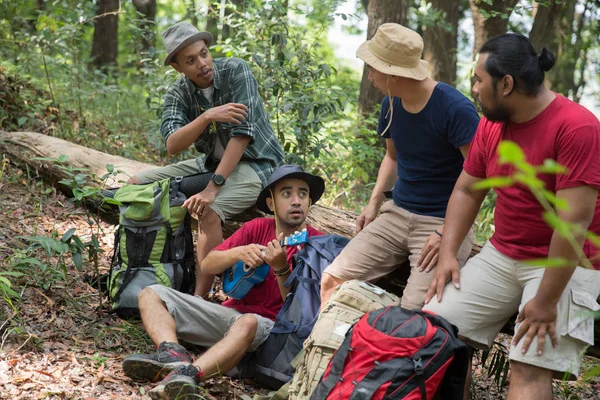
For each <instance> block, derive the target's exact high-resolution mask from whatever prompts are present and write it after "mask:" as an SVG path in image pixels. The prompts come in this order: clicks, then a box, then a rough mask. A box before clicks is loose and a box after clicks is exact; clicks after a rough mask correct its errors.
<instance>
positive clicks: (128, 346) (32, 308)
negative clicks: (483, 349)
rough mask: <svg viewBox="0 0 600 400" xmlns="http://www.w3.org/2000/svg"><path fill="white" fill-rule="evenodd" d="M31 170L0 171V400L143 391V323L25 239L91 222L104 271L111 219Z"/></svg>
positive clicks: (224, 388)
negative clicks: (129, 361)
mask: <svg viewBox="0 0 600 400" xmlns="http://www.w3.org/2000/svg"><path fill="white" fill-rule="evenodd" d="M1 158H2V156H1V155H0V160H1ZM0 166H1V163H0ZM0 169H1V168H0ZM35 176H36V174H35V172H34V171H27V170H22V169H19V168H18V167H16V166H15V165H13V164H11V163H8V164H7V165H6V168H5V170H4V174H3V175H2V174H0V221H1V223H0V265H1V268H0V272H2V271H7V270H8V271H20V272H23V273H24V274H25V275H24V276H21V277H11V276H9V277H8V278H9V279H10V280H11V282H12V283H13V287H12V288H13V289H14V290H15V291H17V292H18V293H20V294H21V300H14V299H13V303H12V307H11V305H10V304H9V303H7V302H6V301H5V300H4V299H2V300H0V399H125V398H126V399H143V398H148V397H147V396H145V393H146V392H147V391H148V390H149V389H151V387H152V386H151V385H150V384H139V383H134V382H132V381H130V380H129V379H128V378H127V377H125V376H124V375H123V372H122V370H121V361H122V358H123V357H124V356H125V355H127V354H131V353H134V352H148V351H152V350H153V345H152V343H151V342H150V341H149V340H148V338H147V336H146V335H145V332H144V330H143V328H142V327H141V324H140V323H139V322H125V321H122V320H120V319H118V318H116V317H115V316H113V315H110V314H108V313H107V310H108V308H107V307H106V298H104V299H101V298H100V297H99V295H98V291H96V290H95V289H93V288H92V287H91V286H89V285H88V283H86V282H85V280H84V274H93V267H92V265H91V264H90V263H86V264H85V265H84V268H83V271H81V272H80V271H77V270H76V269H75V268H74V266H73V265H71V264H72V262H71V261H70V259H69V260H68V263H67V264H68V268H67V270H66V272H67V276H68V279H67V280H66V281H65V280H64V279H62V278H61V276H62V275H61V274H64V271H62V269H60V262H59V261H60V260H58V259H57V258H56V257H47V256H46V255H45V252H44V250H41V249H40V250H36V251H32V250H30V249H29V248H28V247H29V240H28V239H26V237H34V236H41V235H46V236H52V234H53V232H54V235H55V236H56V235H57V237H58V238H59V239H60V237H61V236H62V235H63V234H64V233H65V232H67V231H68V230H69V229H71V228H76V229H77V231H76V234H77V235H79V236H80V237H81V239H82V240H83V241H85V240H89V239H90V232H91V229H93V230H94V231H95V232H98V237H99V244H100V246H101V248H102V249H103V250H104V254H101V255H100V256H99V263H100V270H101V272H102V271H107V270H108V265H109V254H110V251H111V249H112V242H113V233H114V227H113V226H110V225H108V224H106V223H104V222H101V223H100V224H98V225H97V224H95V223H92V224H90V223H89V216H88V215H87V214H86V211H85V210H83V209H81V208H77V207H75V206H74V205H73V204H72V203H71V202H69V200H68V199H67V198H66V197H65V196H64V195H62V194H61V193H57V192H56V190H55V189H54V188H53V187H50V186H48V185H47V184H45V183H44V182H43V181H41V180H39V179H37V178H36V177H35ZM32 257H35V258H36V259H38V260H39V261H38V262H37V263H36V262H35V261H32V260H31V258H32ZM19 260H21V261H20V265H16V264H19V263H18V261H19ZM23 260H25V261H23ZM85 260H87V258H85ZM54 271H56V272H54ZM1 276H2V275H1V274H0V277H1ZM3 297H4V296H3ZM101 301H102V306H101ZM504 339H506V338H504ZM501 340H502V339H501ZM584 363H585V367H586V369H589V368H591V367H592V366H594V365H597V363H598V360H595V359H591V358H586V359H585V361H584ZM473 367H474V374H473V375H474V383H473V385H472V391H471V392H472V393H471V398H472V399H477V400H482V399H501V398H504V397H506V391H505V390H499V389H498V388H497V385H496V384H495V383H494V382H493V379H492V378H490V377H488V372H487V371H486V370H485V369H484V368H482V366H481V361H480V360H478V359H476V360H474V362H473ZM204 388H205V393H203V398H206V399H239V398H240V395H242V394H246V395H249V396H252V395H253V394H255V393H256V392H257V389H256V388H254V387H253V386H252V384H251V382H240V381H235V380H230V379H228V378H216V379H211V380H209V381H207V382H206V383H205V384H204ZM555 389H556V391H555V395H556V396H555V398H557V399H586V400H587V399H599V398H600V395H599V393H600V379H598V378H595V379H593V380H592V381H588V382H586V381H583V380H582V379H581V378H580V379H579V380H578V381H577V382H575V383H568V384H567V383H556V384H555ZM258 391H260V392H261V393H264V392H265V391H264V390H258Z"/></svg>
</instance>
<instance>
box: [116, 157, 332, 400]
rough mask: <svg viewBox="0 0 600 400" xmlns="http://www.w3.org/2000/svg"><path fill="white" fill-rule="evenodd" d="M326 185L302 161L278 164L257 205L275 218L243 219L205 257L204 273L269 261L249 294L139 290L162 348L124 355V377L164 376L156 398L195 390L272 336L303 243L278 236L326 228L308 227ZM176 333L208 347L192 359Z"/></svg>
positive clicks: (155, 391)
mask: <svg viewBox="0 0 600 400" xmlns="http://www.w3.org/2000/svg"><path fill="white" fill-rule="evenodd" d="M324 189H325V183H324V181H323V179H322V178H320V177H318V176H315V175H311V174H309V173H306V172H304V171H303V170H302V168H300V167H299V166H296V165H283V166H281V167H279V168H278V169H276V170H275V171H274V172H273V174H272V175H271V177H270V179H269V181H268V183H267V186H266V187H265V188H264V189H263V190H262V192H261V193H260V195H259V197H258V200H257V207H258V208H259V209H260V210H262V211H264V212H266V213H270V214H275V218H256V219H254V220H252V221H249V222H247V223H245V224H244V226H242V227H241V228H240V229H238V230H237V231H236V232H235V233H234V234H233V235H232V236H231V237H229V238H228V239H227V240H225V241H224V242H223V243H222V244H221V245H219V246H217V247H216V248H215V249H214V250H212V251H211V252H210V253H209V254H208V255H207V256H206V258H205V259H204V260H203V261H202V265H201V269H202V271H203V272H207V273H210V274H219V273H222V272H224V271H225V270H226V269H227V268H229V267H231V266H232V265H234V264H235V263H237V262H238V261H243V262H244V263H245V264H246V265H247V266H250V267H253V268H255V267H258V266H260V265H262V264H263V263H267V264H268V265H269V266H270V267H271V271H269V275H268V276H267V278H266V279H265V280H264V281H263V282H261V283H259V284H257V285H255V286H254V287H253V288H252V289H250V291H249V292H248V294H247V295H246V296H245V297H244V298H243V299H241V300H234V299H229V300H227V301H225V302H223V304H216V303H211V302H208V301H206V300H204V299H203V298H202V297H199V296H191V295H188V294H184V293H181V292H178V291H176V290H173V289H170V288H167V287H165V286H160V285H153V286H150V287H147V288H145V289H144V290H143V291H142V292H141V293H140V295H139V308H140V314H141V316H142V322H143V323H144V328H146V331H147V332H148V335H150V338H151V339H152V341H153V342H154V343H155V344H156V345H157V346H158V351H157V352H156V353H153V354H135V355H132V356H129V357H126V358H125V359H124V360H123V370H124V372H125V375H127V376H129V377H130V378H133V379H136V380H147V381H156V380H158V379H161V378H164V379H163V380H162V382H161V383H160V384H159V385H158V386H157V387H156V388H154V389H153V390H151V391H150V392H149V394H150V397H152V398H154V399H171V398H173V399H174V398H176V397H177V396H180V397H181V396H182V395H186V394H194V393H197V390H198V387H197V383H199V382H200V380H201V379H202V378H201V377H210V376H212V375H214V374H217V373H226V372H228V371H229V370H231V369H232V368H233V367H235V366H236V364H237V363H238V362H239V361H240V360H241V359H242V357H243V355H244V354H245V353H246V352H251V351H255V350H256V349H257V348H258V346H260V345H261V344H262V343H263V342H264V341H265V340H266V339H267V336H269V333H270V331H271V328H272V327H273V321H274V320H275V316H276V315H277V313H278V312H279V310H280V309H281V307H282V305H283V300H284V299H285V297H286V295H287V293H288V288H286V287H285V285H284V283H285V281H286V279H287V278H288V276H289V274H290V272H291V270H290V265H291V259H292V256H293V255H294V254H295V253H296V252H297V251H298V250H297V246H289V247H282V246H281V245H280V240H282V239H283V238H284V237H287V236H289V235H291V234H292V233H294V232H296V231H301V230H303V229H307V231H308V236H309V237H310V236H315V235H321V234H322V233H321V232H319V231H317V230H316V229H314V228H312V227H310V226H307V225H306V223H305V219H306V215H307V213H308V209H309V207H310V206H311V204H314V203H316V202H317V201H318V200H319V198H320V197H321V195H322V194H323V191H324ZM178 339H181V340H184V341H186V342H189V343H193V344H196V345H199V346H205V347H210V348H209V349H208V350H207V351H206V352H205V353H204V354H203V355H202V356H200V357H199V358H198V359H197V360H196V361H195V362H193V359H192V356H191V354H189V353H188V352H187V351H186V350H185V348H183V347H182V346H181V345H179V344H178V342H177V340H178ZM192 362H193V363H192ZM167 374H168V375H167ZM165 375H167V376H166V377H165Z"/></svg>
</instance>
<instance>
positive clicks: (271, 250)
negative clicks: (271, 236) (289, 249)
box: [262, 232, 287, 271]
mask: <svg viewBox="0 0 600 400" xmlns="http://www.w3.org/2000/svg"><path fill="white" fill-rule="evenodd" d="M282 239H283V232H281V233H280V234H279V239H275V240H271V241H270V242H269V244H268V245H267V247H266V249H265V250H264V251H263V256H262V258H263V260H265V262H266V263H267V264H269V266H270V267H271V268H272V269H273V270H275V271H279V270H282V269H284V268H285V267H286V266H287V254H286V251H285V247H281V245H280V244H279V242H280V241H281V240H282Z"/></svg>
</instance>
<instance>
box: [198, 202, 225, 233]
mask: <svg viewBox="0 0 600 400" xmlns="http://www.w3.org/2000/svg"><path fill="white" fill-rule="evenodd" d="M198 228H199V229H198V233H200V232H202V233H204V232H205V231H209V232H211V231H214V230H216V229H218V230H221V217H220V216H219V214H217V213H216V212H215V211H214V210H213V209H211V208H209V209H208V211H207V212H206V215H204V217H202V218H201V219H200V220H199V221H198Z"/></svg>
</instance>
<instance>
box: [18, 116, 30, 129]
mask: <svg viewBox="0 0 600 400" xmlns="http://www.w3.org/2000/svg"><path fill="white" fill-rule="evenodd" d="M28 119H29V118H27V117H21V118H19V119H18V120H17V126H18V127H21V126H23V124H25V122H27V120H28Z"/></svg>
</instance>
